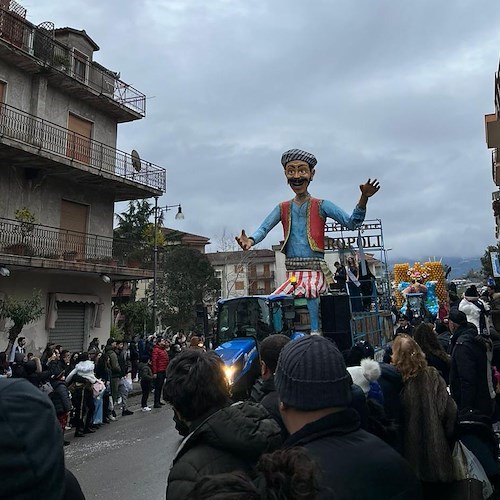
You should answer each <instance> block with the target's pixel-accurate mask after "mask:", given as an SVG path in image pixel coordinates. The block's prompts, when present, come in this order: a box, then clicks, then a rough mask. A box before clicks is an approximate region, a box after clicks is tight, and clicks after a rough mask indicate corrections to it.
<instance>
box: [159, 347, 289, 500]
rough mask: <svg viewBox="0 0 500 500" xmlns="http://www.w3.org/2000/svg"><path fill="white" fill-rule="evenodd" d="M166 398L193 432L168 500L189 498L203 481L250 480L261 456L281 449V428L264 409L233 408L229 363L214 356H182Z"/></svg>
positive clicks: (193, 352) (172, 369)
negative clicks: (216, 477)
mask: <svg viewBox="0 0 500 500" xmlns="http://www.w3.org/2000/svg"><path fill="white" fill-rule="evenodd" d="M163 398H164V399H165V401H168V402H169V403H171V404H172V407H173V409H174V413H175V416H176V418H177V419H178V421H180V422H182V424H184V425H185V426H186V427H187V428H188V430H189V435H188V436H187V437H186V439H184V441H183V442H182V444H181V446H180V447H179V449H178V450H177V453H176V455H175V457H174V460H173V464H172V467H171V469H170V473H169V475H168V481H167V495H166V498H168V499H170V498H172V499H175V500H182V499H183V498H190V496H189V495H190V493H191V491H192V489H193V488H194V486H195V484H196V483H197V482H198V481H199V480H200V479H201V478H202V477H203V476H207V475H212V474H221V473H225V472H233V471H237V470H240V471H243V472H246V473H248V474H251V473H253V469H254V467H255V465H256V464H257V461H258V460H259V458H260V456H261V455H262V454H263V453H265V452H268V451H274V450H275V449H276V448H279V446H280V445H281V443H282V438H281V432H280V427H279V425H278V424H277V423H276V421H275V420H274V419H272V418H271V417H270V416H269V413H268V412H267V410H266V409H265V408H263V407H262V406H261V405H260V404H257V403H252V402H239V403H235V404H231V402H230V400H229V389H228V384H227V380H226V378H225V374H224V363H223V361H222V359H221V358H220V357H219V356H217V354H216V353H215V352H214V351H209V352H204V351H202V350H201V349H187V350H185V351H183V352H181V353H180V354H178V355H177V356H176V357H175V358H174V359H173V360H172V362H171V363H170V364H169V365H168V368H167V376H166V380H165V386H164V388H163Z"/></svg>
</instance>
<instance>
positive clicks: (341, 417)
mask: <svg viewBox="0 0 500 500" xmlns="http://www.w3.org/2000/svg"><path fill="white" fill-rule="evenodd" d="M275 384H276V388H277V390H278V394H279V398H280V412H281V416H282V418H283V422H284V423H285V425H286V427H287V429H288V431H289V432H290V437H289V438H288V439H287V440H286V442H285V447H287V448H291V447H294V446H300V447H303V448H304V449H305V450H306V451H307V453H308V454H309V455H310V457H311V458H312V459H313V460H315V461H316V462H317V463H318V465H319V469H320V478H319V493H318V495H317V498H318V499H327V498H328V499H330V498H335V500H351V499H353V498H356V499H357V500H379V499H381V498H383V499H385V500H391V499H393V500H395V499H405V500H414V499H419V498H421V489H420V483H419V481H418V480H417V478H416V476H415V475H414V473H413V472H412V471H411V469H410V466H409V464H408V463H407V462H406V461H405V460H404V458H403V457H402V456H401V455H399V454H398V453H397V452H396V451H395V450H393V449H392V448H391V447H390V446H389V445H387V444H386V443H384V442H383V441H382V440H381V439H379V438H377V437H376V436H374V435H372V434H370V433H368V432H366V431H364V430H362V429H360V423H359V416H358V413H357V412H356V411H355V410H353V409H352V408H349V404H350V402H351V378H350V376H349V373H348V372H347V370H346V367H345V364H344V360H343V358H342V354H341V353H340V351H339V350H338V349H337V347H336V346H335V345H334V344H333V343H332V342H330V341H329V340H328V339H326V338H324V337H320V336H310V335H307V336H305V337H302V338H301V339H298V340H294V341H293V342H290V343H289V344H287V345H286V346H285V347H284V348H283V350H282V351H281V355H280V358H279V361H278V367H277V369H276V373H275Z"/></svg>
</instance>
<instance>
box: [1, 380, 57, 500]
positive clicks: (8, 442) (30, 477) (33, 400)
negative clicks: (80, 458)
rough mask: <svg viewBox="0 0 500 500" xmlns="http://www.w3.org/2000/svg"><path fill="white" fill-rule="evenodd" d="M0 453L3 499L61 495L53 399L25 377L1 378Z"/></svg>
mask: <svg viewBox="0 0 500 500" xmlns="http://www.w3.org/2000/svg"><path fill="white" fill-rule="evenodd" d="M0 452H1V453H0V484H1V485H2V493H1V496H2V498H11V499H28V498H43V499H44V500H45V499H46V500H56V499H57V500H59V499H60V498H62V496H63V492H64V484H65V482H64V472H65V469H64V451H63V437H62V433H61V428H60V426H59V424H58V423H57V419H56V412H55V409H54V405H53V404H52V401H50V399H49V398H48V397H47V395H46V394H44V393H43V392H42V391H40V390H39V389H38V388H36V387H35V386H34V385H33V384H30V383H29V382H28V381H27V380H24V379H0Z"/></svg>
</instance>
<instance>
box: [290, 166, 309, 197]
mask: <svg viewBox="0 0 500 500" xmlns="http://www.w3.org/2000/svg"><path fill="white" fill-rule="evenodd" d="M285 176H286V179H287V181H288V184H289V185H290V187H291V188H292V191H293V192H294V193H295V194H304V193H306V192H307V187H308V186H309V183H310V182H311V181H312V179H313V177H314V168H313V169H311V168H310V167H309V164H308V163H306V162H305V161H302V160H293V161H289V162H288V163H287V164H286V165H285Z"/></svg>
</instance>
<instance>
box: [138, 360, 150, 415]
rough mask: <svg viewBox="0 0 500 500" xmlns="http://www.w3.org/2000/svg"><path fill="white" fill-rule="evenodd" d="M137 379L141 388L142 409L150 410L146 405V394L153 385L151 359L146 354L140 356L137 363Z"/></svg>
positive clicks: (147, 394)
mask: <svg viewBox="0 0 500 500" xmlns="http://www.w3.org/2000/svg"><path fill="white" fill-rule="evenodd" d="M139 380H140V381H141V390H142V399H141V408H142V411H151V408H150V407H149V406H148V396H149V394H150V392H151V388H152V387H153V370H151V359H149V357H148V356H146V355H144V356H142V358H141V362H140V363H139Z"/></svg>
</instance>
